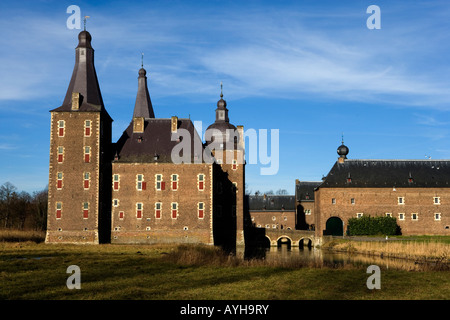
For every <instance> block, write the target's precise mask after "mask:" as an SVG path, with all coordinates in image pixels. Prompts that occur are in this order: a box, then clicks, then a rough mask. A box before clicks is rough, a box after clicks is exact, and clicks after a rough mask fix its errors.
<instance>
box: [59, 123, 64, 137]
mask: <svg viewBox="0 0 450 320" xmlns="http://www.w3.org/2000/svg"><path fill="white" fill-rule="evenodd" d="M64 126H65V121H64V120H59V121H58V137H64Z"/></svg>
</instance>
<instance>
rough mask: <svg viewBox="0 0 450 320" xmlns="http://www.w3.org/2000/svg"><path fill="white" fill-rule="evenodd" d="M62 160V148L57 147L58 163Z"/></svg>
mask: <svg viewBox="0 0 450 320" xmlns="http://www.w3.org/2000/svg"><path fill="white" fill-rule="evenodd" d="M63 160H64V147H58V163H62V162H63Z"/></svg>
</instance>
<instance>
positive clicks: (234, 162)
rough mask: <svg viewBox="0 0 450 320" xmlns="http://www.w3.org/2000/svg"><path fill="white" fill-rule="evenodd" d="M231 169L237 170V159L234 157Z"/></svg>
mask: <svg viewBox="0 0 450 320" xmlns="http://www.w3.org/2000/svg"><path fill="white" fill-rule="evenodd" d="M231 169H233V170H237V160H236V159H233V164H232V165H231Z"/></svg>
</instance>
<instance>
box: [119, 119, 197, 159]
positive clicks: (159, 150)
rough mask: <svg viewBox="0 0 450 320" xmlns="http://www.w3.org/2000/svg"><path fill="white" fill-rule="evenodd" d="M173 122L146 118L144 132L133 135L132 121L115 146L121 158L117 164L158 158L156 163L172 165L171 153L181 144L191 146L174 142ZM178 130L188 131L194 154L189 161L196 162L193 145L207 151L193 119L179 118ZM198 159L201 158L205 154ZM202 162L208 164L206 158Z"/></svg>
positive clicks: (192, 153)
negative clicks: (172, 139)
mask: <svg viewBox="0 0 450 320" xmlns="http://www.w3.org/2000/svg"><path fill="white" fill-rule="evenodd" d="M171 123H172V122H171V119H145V125H144V132H142V133H133V122H131V123H130V125H129V126H128V128H127V129H126V130H125V131H124V132H123V134H122V136H121V137H120V139H119V140H118V141H117V143H116V145H115V147H116V148H115V154H116V155H117V156H118V159H117V160H116V161H119V162H141V163H154V162H155V159H154V157H155V155H157V156H158V159H157V162H159V163H172V162H173V161H172V157H171V153H172V150H173V148H174V147H175V146H176V145H177V144H178V143H184V144H185V145H188V143H187V142H186V141H183V140H181V141H171V138H172V134H171ZM178 128H179V129H185V130H187V131H188V132H189V135H190V146H191V151H192V152H191V155H190V159H191V163H194V162H195V152H194V150H195V148H194V146H195V145H196V146H200V148H201V153H203V150H204V145H203V143H202V141H201V139H200V136H199V135H198V133H197V131H196V129H195V128H194V124H193V123H192V121H191V120H190V119H178ZM199 156H202V154H200V155H199ZM199 159H201V158H199ZM197 161H198V160H197ZM202 162H203V163H204V162H205V161H204V159H203V161H202Z"/></svg>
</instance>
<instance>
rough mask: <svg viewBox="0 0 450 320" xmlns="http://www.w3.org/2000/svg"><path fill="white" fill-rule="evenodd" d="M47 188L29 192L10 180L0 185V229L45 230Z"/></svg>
mask: <svg viewBox="0 0 450 320" xmlns="http://www.w3.org/2000/svg"><path fill="white" fill-rule="evenodd" d="M47 206H48V189H47V188H46V189H44V190H41V191H35V192H33V193H32V194H29V193H28V192H25V191H18V190H17V188H16V187H15V186H14V185H13V184H12V183H10V182H5V183H4V184H3V185H1V186H0V229H15V230H45V229H46V228H47Z"/></svg>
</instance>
